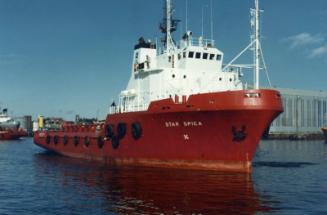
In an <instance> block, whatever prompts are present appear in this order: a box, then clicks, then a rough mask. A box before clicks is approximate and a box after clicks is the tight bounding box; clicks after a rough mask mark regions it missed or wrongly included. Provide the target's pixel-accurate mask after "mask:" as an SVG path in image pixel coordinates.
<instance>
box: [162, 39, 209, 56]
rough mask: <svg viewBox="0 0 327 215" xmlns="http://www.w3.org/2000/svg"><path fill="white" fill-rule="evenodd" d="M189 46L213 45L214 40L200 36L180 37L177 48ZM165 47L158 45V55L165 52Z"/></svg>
mask: <svg viewBox="0 0 327 215" xmlns="http://www.w3.org/2000/svg"><path fill="white" fill-rule="evenodd" d="M189 46H198V47H208V48H210V47H215V40H212V39H203V38H202V37H198V38H193V37H189V38H188V39H182V40H180V41H179V42H178V43H177V46H176V48H177V49H183V48H186V47H189ZM165 50H166V48H165V47H159V48H158V49H157V52H158V55H160V54H163V53H164V52H165Z"/></svg>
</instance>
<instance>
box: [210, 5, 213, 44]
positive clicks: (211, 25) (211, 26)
mask: <svg viewBox="0 0 327 215" xmlns="http://www.w3.org/2000/svg"><path fill="white" fill-rule="evenodd" d="M212 8H213V3H212V0H211V1H210V28H211V40H213V14H212V13H213V12H212V10H213V9H212Z"/></svg>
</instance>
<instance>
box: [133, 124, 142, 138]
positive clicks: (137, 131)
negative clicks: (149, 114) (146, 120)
mask: <svg viewBox="0 0 327 215" xmlns="http://www.w3.org/2000/svg"><path fill="white" fill-rule="evenodd" d="M131 130H132V136H133V138H134V139H135V140H138V139H139V138H140V137H141V135H142V127H141V124H140V123H139V122H134V123H132V126H131Z"/></svg>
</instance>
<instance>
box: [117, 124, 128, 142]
mask: <svg viewBox="0 0 327 215" xmlns="http://www.w3.org/2000/svg"><path fill="white" fill-rule="evenodd" d="M117 133H118V135H117V137H118V139H122V138H124V137H125V135H126V123H123V122H120V123H118V125H117Z"/></svg>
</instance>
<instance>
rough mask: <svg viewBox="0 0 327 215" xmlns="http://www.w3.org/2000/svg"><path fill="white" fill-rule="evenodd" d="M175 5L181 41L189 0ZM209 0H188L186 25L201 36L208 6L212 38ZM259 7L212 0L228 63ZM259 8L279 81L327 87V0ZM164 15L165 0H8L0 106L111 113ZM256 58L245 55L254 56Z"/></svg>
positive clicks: (279, 0) (275, 1)
mask: <svg viewBox="0 0 327 215" xmlns="http://www.w3.org/2000/svg"><path fill="white" fill-rule="evenodd" d="M173 3H174V17H175V18H177V19H180V20H181V23H180V25H179V31H177V32H175V34H174V38H175V39H176V40H179V39H180V37H181V35H182V34H183V33H184V32H185V30H186V29H185V20H186V18H185V17H186V16H185V14H186V12H185V11H186V9H185V8H186V6H185V5H186V0H175V1H173ZM207 5H210V0H188V19H187V20H188V29H189V30H192V32H193V35H195V36H196V35H198V36H199V35H201V29H202V24H201V23H202V10H203V12H204V15H203V17H204V25H203V27H204V35H205V37H207V38H209V37H210V7H208V6H207ZM253 5H254V0H213V7H212V8H213V24H214V32H213V36H214V39H215V41H216V46H217V48H218V49H219V50H221V51H223V52H224V54H225V57H224V61H225V62H224V63H228V61H229V60H231V59H232V58H233V57H234V56H235V55H237V54H238V53H239V52H240V51H241V50H242V49H243V48H245V47H246V46H247V45H248V44H249V41H250V39H249V36H250V22H249V9H250V8H251V7H253ZM260 6H261V8H262V9H263V10H264V13H263V14H262V16H261V19H262V20H261V21H262V30H261V33H262V48H263V52H264V57H265V61H266V64H267V66H268V71H269V76H270V79H271V82H272V85H273V86H276V87H282V88H295V89H305V90H316V91H319V90H322V91H327V84H326V80H327V1H326V0H261V1H260ZM162 14H163V2H162V0H0V107H2V108H5V107H7V108H9V113H11V114H13V115H15V116H22V115H32V116H33V118H35V117H37V115H38V114H42V115H44V116H59V117H64V118H66V119H73V118H74V117H75V115H76V114H79V115H80V116H82V117H98V118H100V119H103V118H105V116H106V114H107V112H108V107H109V105H110V104H111V102H112V101H113V100H116V101H117V98H118V94H119V92H120V91H121V90H123V89H124V88H125V87H126V85H127V82H128V79H129V77H130V72H131V64H132V54H133V46H134V45H135V44H136V42H137V40H138V38H139V37H141V36H143V37H145V38H147V39H152V40H153V41H155V40H156V39H159V38H160V37H161V36H162V35H161V34H160V32H159V29H158V25H159V22H160V21H161V19H162ZM251 56H252V55H251V53H248V56H246V57H243V58H241V62H237V63H251V58H250V57H251ZM242 60H243V61H244V60H247V62H243V61H242ZM248 60H250V62H249V61H248ZM262 79H263V80H262V84H263V85H265V84H266V81H265V80H264V76H263V74H262Z"/></svg>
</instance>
